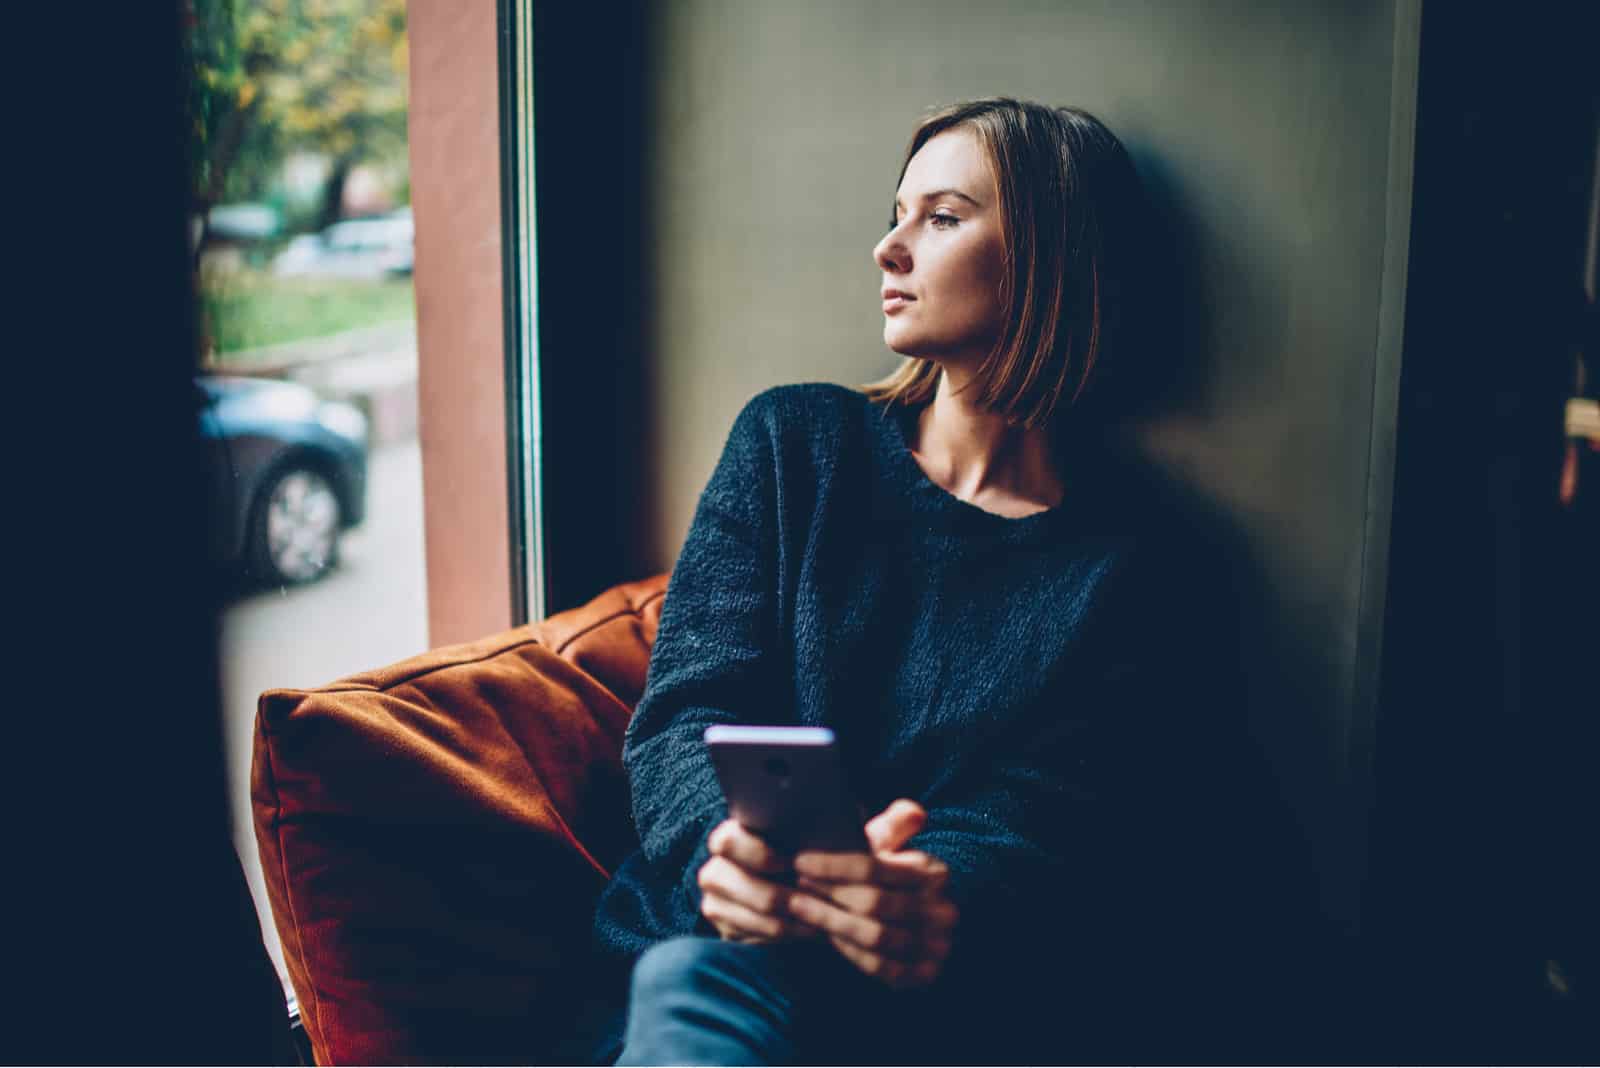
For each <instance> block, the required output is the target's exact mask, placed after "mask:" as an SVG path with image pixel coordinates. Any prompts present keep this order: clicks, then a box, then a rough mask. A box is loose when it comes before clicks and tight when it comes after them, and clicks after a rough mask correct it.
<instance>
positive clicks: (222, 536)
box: [195, 375, 367, 585]
mask: <svg viewBox="0 0 1600 1068" xmlns="http://www.w3.org/2000/svg"><path fill="white" fill-rule="evenodd" d="M195 386H196V400H197V402H198V404H199V406H200V428H201V436H202V437H203V439H204V441H205V445H206V450H205V451H206V456H207V460H208V466H209V468H210V471H209V479H210V490H211V495H212V501H213V508H212V522H211V528H212V529H211V547H212V558H213V562H214V563H215V564H217V565H219V566H221V567H223V568H225V569H227V570H231V571H234V572H236V573H242V574H243V575H244V576H246V577H247V578H248V579H250V580H252V581H255V582H260V583H264V584H271V585H295V584H299V583H305V582H311V581H314V580H316V579H318V578H321V577H322V576H323V575H324V574H326V573H327V571H328V569H329V568H331V567H333V566H334V564H335V563H336V562H337V560H338V555H339V536H340V534H341V533H342V532H343V531H345V530H348V529H350V528H351V527H354V526H356V525H357V524H359V523H360V522H361V520H362V518H363V517H364V516H365V513H366V492H367V419H366V416H364V415H363V414H362V413H361V410H360V409H358V408H356V407H355V406H354V405H352V404H347V403H344V402H342V401H330V400H324V399H323V398H321V397H319V396H318V395H317V394H316V393H314V392H313V391H312V390H310V389H308V388H306V387H305V386H302V385H299V384H297V383H293V382H278V381H272V380H268V379H260V378H242V377H233V376H227V375H202V376H199V377H197V378H196V379H195Z"/></svg>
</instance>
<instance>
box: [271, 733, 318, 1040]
mask: <svg viewBox="0 0 1600 1068" xmlns="http://www.w3.org/2000/svg"><path fill="white" fill-rule="evenodd" d="M263 748H264V749H265V750H266V752H267V780H268V787H269V788H270V789H271V790H272V800H273V805H272V833H273V837H274V838H276V839H277V842H278V881H279V882H280V883H281V884H282V886H283V900H284V903H285V904H287V905H288V906H289V923H290V925H291V926H292V927H293V928H294V948H295V956H296V957H297V958H299V964H300V970H301V971H303V972H305V975H306V985H307V986H308V987H310V991H309V993H310V994H311V1012H312V1015H313V1017H315V1019H316V1022H317V1032H318V1036H319V1037H320V1038H321V1039H322V1041H323V1042H326V1041H327V1040H328V1032H327V1021H326V1020H324V1019H323V1018H322V996H321V994H320V993H319V992H318V990H317V981H316V979H315V977H314V976H313V974H312V970H311V968H309V967H308V966H307V964H306V951H305V932H304V930H303V929H302V928H301V925H300V909H299V908H298V906H297V904H296V902H295V894H294V893H293V892H292V891H291V890H290V886H289V851H288V848H287V846H286V844H285V842H284V838H283V826H284V821H283V805H282V803H281V800H280V799H281V797H282V795H281V794H280V793H279V791H278V773H277V771H276V770H274V768H273V766H272V765H273V753H272V746H271V745H266V746H263ZM279 941H280V942H281V941H282V939H279ZM290 985H291V986H292V985H294V984H293V983H291V984H290Z"/></svg>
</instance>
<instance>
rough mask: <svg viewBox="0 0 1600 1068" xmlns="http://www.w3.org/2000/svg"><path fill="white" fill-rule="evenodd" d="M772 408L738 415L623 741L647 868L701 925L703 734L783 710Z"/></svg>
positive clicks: (708, 806)
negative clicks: (672, 886)
mask: <svg viewBox="0 0 1600 1068" xmlns="http://www.w3.org/2000/svg"><path fill="white" fill-rule="evenodd" d="M775 464H776V455H775V451H774V448H773V434H772V421H771V418H770V412H769V406H768V405H767V404H765V403H763V398H761V397H758V398H756V399H755V400H752V401H751V402H750V403H749V404H747V405H746V406H745V408H744V409H743V411H741V412H740V414H739V416H738V418H737V419H736V420H735V422H734V425H733V429H732V430H731V432H730V433H729V436H728V441H727V444H726V446H725V447H724V450H723V453H722V457H721V459H720V460H719V462H718V464H717V466H716V469H715V471H714V472H713V474H712V476H711V479H710V481H709V483H708V484H707V485H706V487H705V490H704V491H703V492H702V494H701V496H700V501H699V504H698V506H697V508H696V511H695V515H694V520H693V522H692V524H691V526H690V529H689V535H688V538H687V539H686V541H685V543H684V547H683V550H682V552H681V553H680V554H679V557H678V560H677V563H676V565H675V566H674V568H673V572H672V578H671V580H670V582H669V584H668V590H667V596H666V600H665V603H664V604H663V607H662V615H661V623H660V628H659V630H658V632H657V635H656V642H655V646H654V648H653V650H652V653H651V657H650V668H649V673H648V678H647V681H646V685H645V690H644V694H643V695H642V697H641V698H640V701H639V705H638V708H637V710H636V712H635V714H634V716H633V719H632V720H631V721H630V722H629V724H628V729H627V733H626V735H625V737H624V741H623V751H622V759H623V765H624V767H625V768H626V770H627V774H628V781H629V784H630V788H631V791H632V804H633V819H634V825H635V827H636V829H637V830H638V833H639V840H640V846H641V849H642V850H643V852H644V854H645V856H646V857H647V858H648V859H649V861H650V862H651V864H652V866H654V867H655V868H656V869H657V870H658V871H661V872H663V873H668V872H671V873H675V874H677V875H678V876H679V882H678V885H679V893H678V894H677V895H676V898H677V899H676V900H675V901H674V902H673V903H672V911H673V913H674V915H675V916H676V917H677V920H678V922H679V923H680V924H687V923H689V922H691V921H690V917H692V918H693V919H692V922H693V924H694V925H695V926H696V927H697V928H700V929H706V928H705V923H704V920H703V919H702V918H701V917H700V915H699V910H700V888H699V885H698V883H697V881H696V876H697V874H698V872H699V869H700V867H701V866H702V865H703V864H704V863H705V861H706V859H707V857H708V855H709V853H708V850H707V848H706V844H705V840H706V836H707V835H708V834H709V832H710V830H711V829H712V828H713V827H714V826H716V824H717V823H719V822H720V821H721V820H722V819H723V818H724V817H725V816H726V813H727V807H726V803H725V802H724V800H723V797H722V790H721V787H720V786H719V784H718V782H717V778H716V773H715V771H714V770H713V768H712V765H711V760H710V757H709V755H708V753H707V751H706V747H705V744H704V741H703V735H704V733H705V728H706V727H707V726H709V725H711V724H717V723H757V722H773V721H775V720H777V719H780V718H781V714H780V713H779V712H778V709H779V708H780V707H781V706H780V704H779V702H780V700H781V699H782V695H786V694H788V693H790V692H791V689H792V688H791V687H790V686H788V685H787V684H782V683H781V680H780V677H779V672H777V671H775V665H774V661H775V658H776V650H777V649H778V642H777V638H778V634H777V625H776V612H777V608H776V598H777V569H778V552H777V540H778V539H777V493H776V485H777V477H776V470H775Z"/></svg>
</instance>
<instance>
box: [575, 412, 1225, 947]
mask: <svg viewBox="0 0 1600 1068" xmlns="http://www.w3.org/2000/svg"><path fill="white" fill-rule="evenodd" d="M914 415H915V413H914V412H913V411H911V410H910V409H907V408H905V407H894V408H885V407H882V406H878V405H874V404H873V403H871V402H869V401H868V400H867V399H866V397H865V396H864V395H863V394H861V393H858V392H855V391H852V390H848V389H844V388H842V387H839V386H832V385H800V386H788V387H782V388H778V389H772V390H769V391H767V392H765V393H762V394H761V395H759V396H757V397H756V398H755V399H753V400H752V401H750V403H749V404H748V405H746V407H745V408H744V410H743V411H741V412H740V414H739V416H738V418H737V420H736V421H735V423H734V426H733V429H732V432H731V433H730V434H729V437H728V441H727V445H726V448H725V449H724V452H723V454H722V458H721V460H720V462H719V463H718V465H717V467H716V470H715V473H714V474H713V475H712V477H711V480H710V483H709V484H708V485H707V486H706V488H705V491H704V493H703V495H702V496H701V498H700V502H699V506H698V510H697V511H696V513H695V517H694V522H693V525H692V527H691V529H690V532H689V536H688V539H687V541H686V543H685V545H684V547H683V551H682V553H681V555H680V556H679V558H678V561H677V565H676V567H675V569H674V570H673V573H672V579H671V584H670V586H669V589H668V592H667V597H666V602H665V606H664V610H663V613H662V617H661V627H660V632H659V634H658V636H657V639H656V643H655V648H654V651H653V654H652V656H651V660H650V670H649V676H648V681H647V683H646V686H645V690H644V694H643V697H642V698H641V700H640V702H639V706H638V710H637V712H636V714H635V715H634V718H633V721H632V723H631V724H630V725H629V727H628V731H627V737H626V742H625V745H624V750H623V760H624V763H625V765H626V768H627V772H628V776H629V780H630V783H631V786H632V798H633V816H634V820H635V823H636V826H637V830H638V832H639V839H640V843H641V848H640V849H639V850H638V851H637V852H636V853H634V854H633V855H632V856H631V857H629V858H628V859H627V860H626V862H624V863H623V864H622V865H621V867H620V869H619V870H618V872H617V873H616V876H615V878H614V879H613V881H612V882H611V884H610V885H609V886H608V887H607V889H606V891H605V893H604V895H603V897H602V899H601V902H600V905H599V908H598V912H597V916H596V925H595V936H596V941H597V943H598V946H599V947H600V949H601V950H602V951H603V952H604V953H607V954H610V955H613V956H614V957H618V958H623V959H627V958H632V957H635V956H637V954H639V953H640V952H642V951H643V950H644V949H646V948H648V947H649V946H650V945H651V944H652V943H654V942H656V941H658V940H661V939H664V938H666V937H669V936H672V935H676V934H684V933H690V932H697V931H698V932H704V933H710V931H711V928H710V927H709V925H707V924H706V923H705V922H704V921H703V920H702V919H701V917H700V915H699V904H700V891H699V888H698V886H697V885H696V881H695V877H696V873H697V872H698V870H699V868H700V866H701V864H703V863H704V861H705V860H706V857H707V852H706V847H705V839H706V835H707V833H708V832H709V831H710V829H711V828H712V827H713V826H714V825H715V824H716V823H717V822H718V821H720V820H721V819H723V818H724V816H725V813H726V809H725V806H724V802H723V799H722V794H721V790H720V789H719V787H718V784H717V779H716V777H715V775H714V773H713V771H712V766H711V763H710V761H709V759H708V757H707V754H706V751H705V748H704V744H703V742H702V740H701V739H702V735H703V733H704V731H705V728H706V726H707V725H708V724H713V723H775V724H804V725H821V726H827V727H831V728H832V729H833V730H834V731H835V733H836V734H837V736H838V739H839V744H840V747H841V749H842V751H843V755H844V758H845V762H846V766H847V769H848V772H849V775H850V777H851V782H852V785H853V787H854V789H855V790H856V791H857V793H858V795H859V799H860V801H861V802H862V804H863V805H864V806H865V809H866V810H867V811H869V812H877V811H879V810H881V808H882V807H883V806H885V805H886V804H887V803H888V802H889V801H891V800H893V799H895V798H897V797H902V796H904V797H910V798H914V799H916V800H917V801H918V802H920V803H921V804H922V805H923V806H924V807H925V808H926V809H927V811H928V822H927V825H926V828H925V829H924V830H923V831H922V832H921V833H920V834H918V835H917V836H916V837H915V838H914V839H912V841H911V842H910V847H911V848H917V849H922V850H926V851H927V852H929V853H931V854H934V855H935V856H938V857H939V858H941V859H943V860H944V861H945V862H946V863H948V864H949V866H950V872H951V877H950V893H951V896H952V898H953V899H954V900H955V901H956V903H957V905H958V906H959V907H960V908H961V915H962V920H961V924H960V927H959V928H958V931H957V942H956V950H955V955H954V956H953V957H952V959H951V963H950V970H952V971H956V972H959V971H960V970H961V969H962V968H963V967H965V968H967V969H969V970H974V969H978V968H979V966H980V965H981V963H982V961H983V960H984V959H985V958H986V956H987V953H986V951H987V950H992V951H994V952H995V953H999V954H1002V955H1004V954H1014V953H1015V952H1017V950H1018V949H1019V941H1018V940H1019V939H1020V940H1022V944H1025V945H1026V946H1028V947H1033V948H1040V947H1044V946H1053V945H1057V944H1066V945H1072V944H1075V943H1076V944H1079V945H1085V944H1087V942H1088V941H1092V939H1093V935H1094V932H1095V930H1096V929H1099V928H1102V927H1104V924H1103V923H1102V920H1104V919H1105V917H1106V916H1107V915H1108V913H1107V910H1108V909H1114V908H1116V907H1117V905H1118V903H1119V902H1121V903H1123V904H1126V903H1127V902H1130V901H1133V900H1136V899H1137V898H1138V897H1139V896H1140V894H1141V892H1142V891H1143V890H1144V889H1147V888H1146V887H1142V886H1141V885H1139V884H1138V882H1137V880H1136V879H1135V878H1134V876H1133V875H1132V873H1133V872H1134V871H1135V870H1136V867H1137V865H1136V864H1135V863H1134V862H1135V861H1136V860H1137V858H1138V857H1140V856H1145V855H1148V853H1149V851H1150V850H1152V849H1162V848H1165V847H1162V846H1157V845H1156V844H1155V839H1153V838H1152V837H1151V836H1150V833H1149V827H1148V826H1147V824H1149V823H1150V821H1149V820H1148V819H1144V818H1143V817H1145V816H1149V815H1151V814H1152V813H1153V811H1154V809H1156V808H1164V807H1165V803H1164V802H1161V803H1158V802H1157V801H1156V799H1157V798H1158V797H1159V796H1160V794H1161V792H1162V790H1163V789H1164V788H1165V787H1167V786H1170V785H1171V783H1172V782H1173V781H1174V780H1172V779H1171V778H1170V777H1169V772H1170V771H1171V770H1172V768H1171V765H1172V764H1173V763H1174V762H1173V760H1172V758H1173V757H1174V756H1175V755H1177V754H1179V753H1181V752H1182V751H1184V750H1185V749H1187V750H1188V755H1189V756H1192V757H1195V758H1196V759H1198V753H1197V751H1196V750H1195V749H1194V746H1195V744H1196V739H1197V738H1198V737H1199V736H1200V735H1199V734H1194V733H1191V732H1188V731H1186V730H1185V728H1184V723H1185V721H1186V720H1191V719H1192V718H1193V717H1194V716H1195V714H1196V710H1195V709H1194V708H1193V707H1191V706H1185V705H1184V704H1183V702H1182V701H1181V699H1179V700H1175V699H1174V691H1175V689H1181V688H1182V687H1186V686H1191V685H1196V684H1197V680H1196V679H1195V678H1193V677H1191V676H1192V672H1193V671H1194V670H1195V668H1196V663H1195V657H1194V656H1193V655H1192V653H1193V651H1194V650H1195V649H1196V648H1198V645H1197V644H1196V643H1195V640H1194V639H1195V637H1196V635H1194V634H1193V633H1192V632H1185V631H1184V630H1183V629H1182V624H1181V623H1180V622H1179V621H1180V620H1181V613H1176V612H1174V610H1173V609H1174V606H1175V605H1177V604H1178V603H1179V600H1180V599H1179V598H1178V597H1177V596H1176V589H1177V588H1176V586H1175V585H1174V583H1175V581H1179V580H1180V579H1181V577H1182V575H1181V571H1182V566H1183V565H1182V564H1181V563H1180V558H1179V557H1178V556H1176V555H1174V554H1173V553H1172V552H1171V551H1170V550H1169V548H1167V547H1166V546H1167V543H1168V541H1169V540H1170V539H1166V538H1163V537H1162V536H1161V532H1160V531H1153V530H1151V528H1150V523H1149V517H1148V515H1145V514H1143V513H1142V512H1141V510H1140V509H1139V508H1137V507H1129V506H1128V504H1127V501H1128V499H1129V496H1130V495H1129V494H1128V493H1127V492H1126V491H1127V489H1128V487H1127V485H1126V484H1125V482H1122V481H1120V480H1122V479H1123V478H1124V476H1123V475H1122V474H1121V473H1120V472H1119V469H1118V468H1117V467H1116V465H1114V464H1113V463H1112V462H1111V461H1110V460H1109V458H1108V457H1103V456H1100V455H1098V454H1096V453H1094V452H1092V451H1084V452H1080V453H1078V454H1077V455H1074V456H1072V457H1069V458H1068V460H1067V463H1068V469H1067V470H1066V471H1065V485H1066V493H1065V498H1064V500H1063V502H1062V504H1061V505H1060V506H1059V507H1056V508H1054V509H1051V510H1049V511H1046V512H1042V513H1038V514H1035V515H1031V516H1027V517H1024V518H1021V519H1007V518H1003V517H1001V516H997V515H994V514H992V513H989V512H985V511H983V510H981V509H979V508H977V507H975V506H973V505H971V504H968V503H966V502H964V501H962V500H960V499H958V498H956V497H954V496H952V495H951V494H950V493H949V492H947V491H946V490H944V489H942V488H940V487H939V486H937V485H935V484H934V483H933V482H932V481H930V480H929V479H928V478H927V476H926V475H925V474H924V472H923V471H922V469H921V468H920V466H919V465H918V464H917V462H916V461H915V459H914V458H913V457H912V455H911V453H910V451H909V447H908V433H909V431H910V428H911V425H912V424H911V423H910V420H911V419H913V418H914ZM1193 800H1194V799H1192V798H1191V799H1189V803H1191V804H1192V803H1193ZM1158 822H1168V823H1170V821H1164V820H1158ZM1168 837H1170V834H1169V835H1168ZM1140 878H1143V877H1142V876H1141V877H1140ZM979 974H981V972H979V971H973V976H974V977H976V976H977V975H979Z"/></svg>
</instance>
